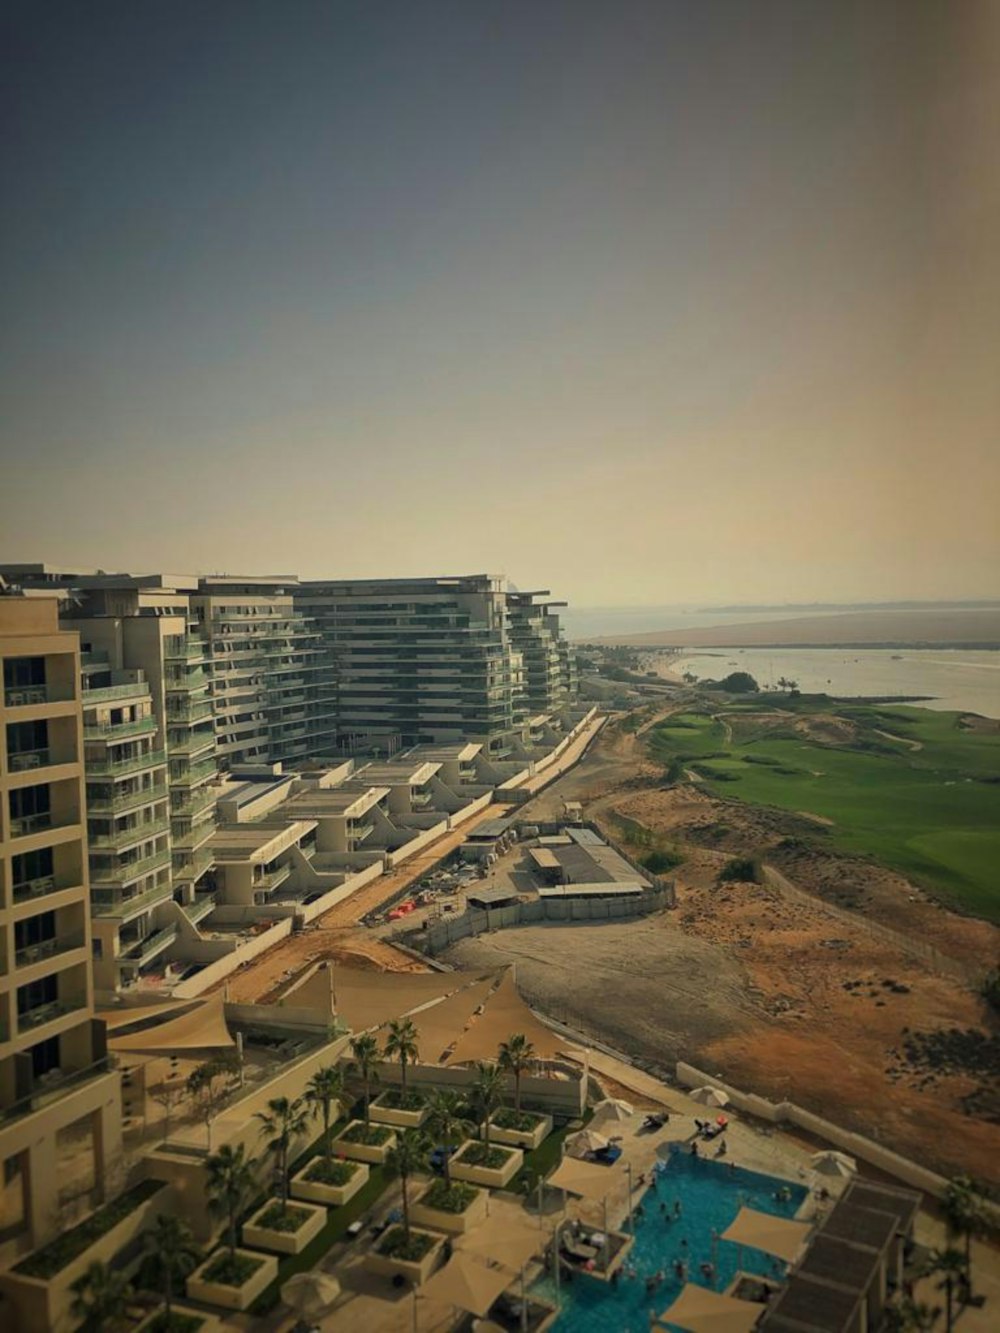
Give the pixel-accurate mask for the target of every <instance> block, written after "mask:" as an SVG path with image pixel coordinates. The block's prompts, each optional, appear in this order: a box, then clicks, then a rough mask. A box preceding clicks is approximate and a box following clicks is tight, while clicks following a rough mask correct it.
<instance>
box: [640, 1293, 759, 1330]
mask: <svg viewBox="0 0 1000 1333" xmlns="http://www.w3.org/2000/svg"><path fill="white" fill-rule="evenodd" d="M763 1313H764V1306H763V1305H757V1304H756V1303H755V1302H751V1301H738V1300H737V1299H736V1297H735V1296H723V1295H722V1293H721V1292H718V1291H710V1290H709V1288H708V1287H699V1286H698V1285H697V1283H695V1282H688V1283H685V1285H684V1287H683V1288H682V1289H681V1294H680V1295H679V1296H678V1297H677V1299H676V1300H675V1301H674V1303H673V1305H671V1307H670V1309H669V1310H664V1312H663V1314H661V1315H660V1320H661V1323H659V1324H657V1326H656V1327H657V1328H658V1329H663V1328H664V1325H665V1324H667V1323H670V1324H673V1325H675V1327H677V1328H684V1329H687V1330H688V1333H749V1331H750V1329H752V1328H754V1327H756V1324H757V1320H758V1319H759V1318H760V1317H761V1315H762V1314H763Z"/></svg>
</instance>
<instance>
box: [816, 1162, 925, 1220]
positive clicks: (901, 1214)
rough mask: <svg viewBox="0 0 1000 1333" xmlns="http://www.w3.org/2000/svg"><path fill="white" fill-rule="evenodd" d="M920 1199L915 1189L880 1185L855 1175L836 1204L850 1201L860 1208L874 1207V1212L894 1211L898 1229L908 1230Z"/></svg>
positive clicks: (917, 1209) (918, 1208)
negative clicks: (898, 1224)
mask: <svg viewBox="0 0 1000 1333" xmlns="http://www.w3.org/2000/svg"><path fill="white" fill-rule="evenodd" d="M921 1201H922V1196H921V1195H920V1194H918V1193H917V1192H916V1191H915V1190H908V1189H903V1188H902V1187H901V1186H895V1185H880V1184H877V1183H876V1182H875V1181H873V1180H860V1179H859V1178H858V1177H857V1176H855V1178H854V1179H853V1180H852V1181H851V1182H850V1184H849V1185H848V1186H847V1189H846V1190H844V1193H843V1194H842V1195H841V1196H840V1200H839V1201H838V1204H837V1206H838V1207H839V1206H840V1204H842V1203H851V1204H858V1205H860V1206H861V1207H862V1208H874V1209H875V1210H876V1212H882V1213H895V1214H896V1216H897V1217H898V1218H899V1222H900V1226H899V1230H900V1231H908V1230H909V1229H910V1226H911V1224H912V1222H913V1219H914V1218H915V1217H916V1215H917V1213H918V1212H919V1211H920V1204H921Z"/></svg>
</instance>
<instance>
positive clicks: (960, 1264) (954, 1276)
mask: <svg viewBox="0 0 1000 1333" xmlns="http://www.w3.org/2000/svg"><path fill="white" fill-rule="evenodd" d="M925 1272H926V1273H927V1275H928V1277H936V1276H938V1275H940V1276H941V1279H942V1280H941V1281H940V1282H939V1283H938V1291H941V1290H943V1291H944V1299H945V1316H944V1318H945V1324H944V1329H945V1333H951V1330H952V1327H953V1325H954V1322H955V1316H954V1312H953V1308H952V1297H953V1294H954V1291H955V1283H956V1282H958V1283H961V1282H962V1281H963V1279H964V1277H965V1256H964V1255H963V1253H962V1251H961V1250H956V1249H954V1248H953V1247H952V1246H949V1247H947V1248H946V1249H943V1250H931V1252H930V1255H929V1256H928V1259H927V1267H926V1269H925Z"/></svg>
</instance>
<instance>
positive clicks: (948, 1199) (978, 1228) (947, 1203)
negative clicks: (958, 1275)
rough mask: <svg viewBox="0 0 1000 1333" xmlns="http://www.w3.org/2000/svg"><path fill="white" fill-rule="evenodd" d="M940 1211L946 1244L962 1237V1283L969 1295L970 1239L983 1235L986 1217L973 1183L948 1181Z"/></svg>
mask: <svg viewBox="0 0 1000 1333" xmlns="http://www.w3.org/2000/svg"><path fill="white" fill-rule="evenodd" d="M941 1211H942V1212H943V1213H944V1220H945V1226H946V1227H947V1229H948V1239H949V1241H950V1240H952V1239H953V1238H955V1239H957V1238H960V1237H962V1236H964V1237H965V1281H966V1283H967V1285H968V1288H969V1291H970V1292H971V1290H972V1238H973V1236H978V1235H981V1234H982V1232H983V1231H984V1229H985V1225H986V1217H985V1213H984V1210H983V1206H982V1203H981V1202H980V1199H979V1196H978V1194H977V1191H976V1186H975V1183H974V1182H973V1181H972V1180H971V1178H970V1177H969V1176H956V1177H955V1178H954V1180H949V1182H948V1187H947V1189H946V1190H945V1192H944V1195H943V1197H942V1199H941Z"/></svg>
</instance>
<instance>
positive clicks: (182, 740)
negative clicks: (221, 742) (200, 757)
mask: <svg viewBox="0 0 1000 1333" xmlns="http://www.w3.org/2000/svg"><path fill="white" fill-rule="evenodd" d="M214 745H215V732H214V731H211V730H209V731H198V732H188V733H187V734H186V735H184V736H181V737H179V738H178V739H177V740H173V739H172V738H169V737H168V739H167V751H168V753H169V755H170V758H171V759H173V758H174V756H175V755H195V754H204V753H205V751H206V750H211V749H212V747H213V746H214Z"/></svg>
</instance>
